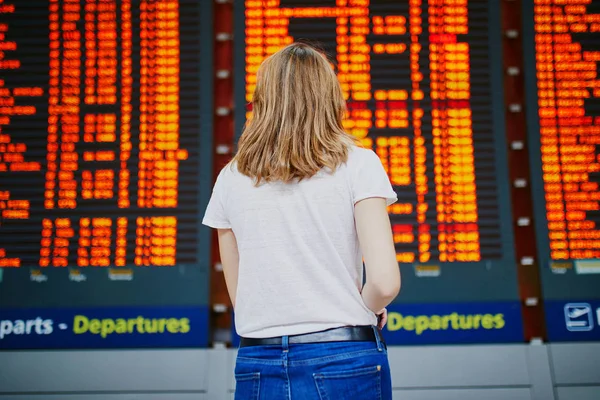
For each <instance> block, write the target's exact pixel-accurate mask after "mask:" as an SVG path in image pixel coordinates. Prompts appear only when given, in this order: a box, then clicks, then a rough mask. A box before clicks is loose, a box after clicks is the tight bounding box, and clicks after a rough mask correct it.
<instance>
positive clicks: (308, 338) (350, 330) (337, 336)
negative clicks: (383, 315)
mask: <svg viewBox="0 0 600 400" xmlns="http://www.w3.org/2000/svg"><path fill="white" fill-rule="evenodd" d="M375 332H377V336H378V337H379V341H380V342H382V343H384V341H383V336H381V332H380V331H379V329H377V328H374V327H373V326H344V327H342V328H333V329H328V330H326V331H320V332H312V333H305V334H302V335H290V336H288V343H289V344H308V343H325V342H376V341H377V337H376V336H375V335H376V333H375ZM281 343H282V340H281V337H271V338H245V337H243V338H241V339H240V347H248V346H269V345H281Z"/></svg>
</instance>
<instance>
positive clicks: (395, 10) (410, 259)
mask: <svg viewBox="0 0 600 400" xmlns="http://www.w3.org/2000/svg"><path fill="white" fill-rule="evenodd" d="M498 8H499V6H498V4H497V3H496V2H493V1H487V0H470V1H467V0H429V1H426V0H407V1H396V2H391V1H387V0H329V1H327V0H323V1H317V0H311V1H309V0H304V1H302V0H268V1H253V0H245V1H244V0H238V1H236V2H235V18H236V20H235V30H234V37H235V41H236V42H235V45H234V46H235V63H236V73H235V74H234V77H235V78H236V79H237V80H236V83H235V87H236V110H237V111H236V129H237V134H238V135H239V134H241V132H242V128H243V125H244V123H245V121H246V119H247V118H251V112H249V111H244V110H246V109H248V108H247V104H248V103H249V102H251V100H252V94H253V91H254V88H255V85H256V72H257V69H258V67H259V65H260V63H261V62H262V61H263V60H264V59H265V58H266V57H268V56H269V55H270V54H272V53H274V52H275V51H277V50H278V49H280V48H281V47H282V46H284V45H287V44H290V43H292V42H294V41H306V42H308V43H312V44H315V45H316V46H318V47H319V48H321V49H322V50H323V51H324V52H325V53H326V54H327V55H328V56H329V58H330V60H331V61H332V63H333V64H334V65H335V68H336V72H337V74H338V77H339V80H340V82H341V85H342V89H343V91H344V94H345V97H346V99H347V106H348V118H347V120H346V122H345V128H346V129H347V131H348V132H350V133H352V134H353V135H354V136H356V137H357V138H359V139H360V140H361V142H362V144H363V145H364V146H365V147H368V148H371V149H373V150H374V151H375V152H376V153H377V154H378V155H379V157H380V159H381V162H382V164H383V166H384V168H385V169H386V171H387V172H388V175H389V178H390V181H391V183H392V185H393V186H394V188H395V190H396V192H397V194H398V202H397V203H396V204H394V205H392V206H391V207H390V208H389V213H390V217H391V222H392V227H393V232H394V241H395V243H396V250H397V259H398V262H399V263H400V266H401V269H402V273H403V289H402V293H401V295H400V296H399V297H398V299H397V300H396V304H397V305H402V307H403V308H402V310H405V311H406V312H405V313H404V314H402V313H396V314H394V315H392V318H391V323H390V325H389V326H388V327H389V329H390V330H395V331H396V332H395V333H396V334H398V335H397V336H394V335H392V337H396V338H398V340H397V341H398V342H403V343H407V342H410V341H414V342H418V343H423V342H440V341H456V342H461V341H503V340H506V341H511V340H521V338H522V333H521V328H520V324H521V322H520V308H519V305H518V303H517V299H518V295H517V278H516V272H515V258H514V251H513V237H512V231H511V229H512V228H511V213H510V206H509V204H510V199H509V197H508V192H509V190H508V178H507V166H506V154H505V151H506V143H505V139H504V111H503V106H502V103H503V99H502V93H503V86H502V70H501V69H502V67H501V65H502V62H501V54H500V51H499V50H498V49H499V48H500V34H501V28H500V21H499V14H500V13H499V10H498ZM242 77H245V79H244V78H242ZM494 302H496V303H494ZM425 303H427V304H426V306H427V307H429V308H427V307H425V308H423V307H421V305H423V304H425ZM442 303H452V304H454V303H456V304H457V305H456V306H453V305H452V304H451V305H450V306H448V307H446V308H444V307H441V308H440V307H434V306H432V304H442ZM459 304H460V305H459ZM467 304H468V305H469V306H470V307H473V308H468V307H467ZM477 304H480V306H479V308H478V306H477ZM497 304H501V306H498V307H499V308H498V309H499V310H505V311H506V312H504V311H502V312H500V311H493V312H492V311H489V312H488V311H487V310H495V309H494V307H496V306H497ZM506 304H509V306H506ZM410 307H416V308H414V309H411V308H410ZM419 307H421V308H419ZM461 307H463V308H461ZM465 307H466V308H465ZM486 307H487V308H486ZM503 307H504V308H503ZM461 310H462V311H461ZM437 312H442V314H441V315H438V314H437ZM406 313H408V314H410V315H409V316H407V315H406ZM444 313H445V314H444ZM482 315H485V317H482ZM450 316H451V317H450ZM482 318H485V321H486V323H485V324H483V323H482V322H481V321H483V319H482ZM415 321H418V322H415ZM415 324H416V325H415ZM483 325H485V326H483ZM416 326H417V327H416ZM450 333H452V334H450Z"/></svg>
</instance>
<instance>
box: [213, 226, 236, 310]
mask: <svg viewBox="0 0 600 400" xmlns="http://www.w3.org/2000/svg"><path fill="white" fill-rule="evenodd" d="M217 232H218V236H219V253H220V254H221V264H222V265H223V273H224V274H225V283H226V284H227V291H228V292H229V298H230V299H231V304H232V305H233V307H234V308H235V294H236V292H237V283H238V268H239V263H240V255H239V253H238V246H237V240H236V239H235V235H234V234H233V231H232V230H231V229H218V230H217Z"/></svg>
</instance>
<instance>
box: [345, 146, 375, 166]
mask: <svg viewBox="0 0 600 400" xmlns="http://www.w3.org/2000/svg"><path fill="white" fill-rule="evenodd" d="M373 160H379V157H378V156H377V154H375V152H374V151H373V150H371V149H368V148H365V147H360V146H351V147H350V151H349V152H348V163H347V164H348V166H349V167H352V166H360V165H364V164H365V163H369V162H373Z"/></svg>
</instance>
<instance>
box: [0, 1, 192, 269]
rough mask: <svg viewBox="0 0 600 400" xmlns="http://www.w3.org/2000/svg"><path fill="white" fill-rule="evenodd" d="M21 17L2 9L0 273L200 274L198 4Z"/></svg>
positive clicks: (8, 4) (56, 7) (115, 5)
mask: <svg viewBox="0 0 600 400" xmlns="http://www.w3.org/2000/svg"><path fill="white" fill-rule="evenodd" d="M26 3H27V4H25V3H24V2H19V1H11V0H5V1H0V213H1V216H0V267H5V268H19V267H41V268H46V267H125V266H174V265H177V264H180V263H195V262H196V253H197V223H196V218H197V213H198V209H197V207H198V190H199V189H198V182H197V172H198V147H199V135H198V130H199V127H198V126H199V125H198V115H197V109H198V104H199V97H200V94H199V92H200V89H201V88H200V86H199V82H198V80H199V78H198V69H199V62H198V61H197V57H196V56H194V57H182V52H183V51H188V52H190V53H191V54H198V53H199V51H200V48H199V43H198V37H199V33H198V29H199V28H198V8H197V5H196V3H195V2H191V1H185V0H44V1H42V0H35V1H28V2H26ZM182 29H184V30H185V35H187V37H182ZM186 39H187V40H186ZM182 42H185V43H186V44H185V45H184V47H183V48H182ZM182 98H185V103H183V101H182ZM182 186H183V187H185V190H184V193H182V190H181V187H182Z"/></svg>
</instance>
